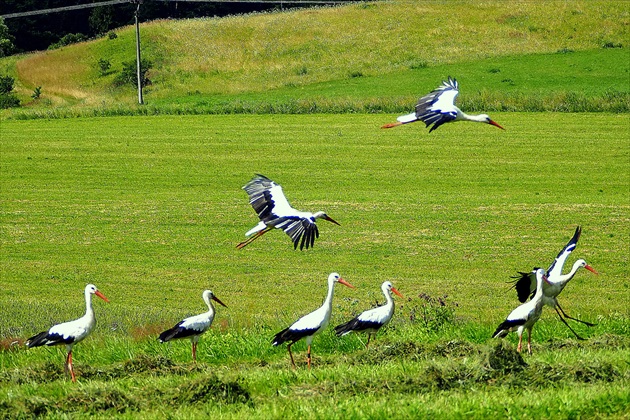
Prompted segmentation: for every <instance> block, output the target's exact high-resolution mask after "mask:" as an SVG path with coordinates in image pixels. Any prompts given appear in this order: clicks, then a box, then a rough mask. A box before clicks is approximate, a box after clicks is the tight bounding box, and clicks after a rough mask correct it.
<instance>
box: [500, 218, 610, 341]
mask: <svg viewBox="0 0 630 420" xmlns="http://www.w3.org/2000/svg"><path fill="white" fill-rule="evenodd" d="M581 234H582V228H581V227H580V226H578V227H577V228H576V229H575V233H574V234H573V237H572V238H571V239H570V240H569V242H568V243H567V244H566V245H565V247H564V248H562V250H561V251H560V252H559V253H558V255H557V256H556V259H555V260H554V261H553V263H551V266H549V268H548V269H547V277H548V281H546V282H545V283H544V284H543V303H544V304H545V305H547V306H550V307H552V308H554V309H555V310H556V313H557V314H558V317H559V318H560V321H562V322H563V323H564V325H566V326H567V327H568V328H569V330H571V332H572V333H573V335H575V337H576V338H577V339H578V340H584V338H582V337H580V336H579V335H578V334H577V333H576V332H575V331H574V330H573V328H571V326H570V325H569V323H568V322H567V321H566V320H565V318H569V319H572V320H574V321H577V322H581V323H582V324H585V325H588V326H589V327H592V326H594V325H595V324H593V323H590V322H586V321H582V320H581V319H577V318H573V317H571V316H569V315H567V314H566V313H565V312H564V310H563V309H562V307H561V306H560V304H559V303H558V295H559V294H560V292H562V290H564V288H565V286H566V285H567V284H568V283H569V281H570V280H571V279H572V278H573V277H574V276H575V274H576V273H577V271H578V270H579V269H580V268H582V267H584V268H586V269H587V270H588V271H590V272H591V273H593V274H596V275H597V274H599V273H598V272H597V271H596V270H595V269H594V268H593V267H591V266H590V265H588V264H587V263H586V261H585V260H583V259H579V260H577V261H575V262H574V263H573V267H571V271H569V272H568V273H567V274H562V268H563V267H564V264H565V262H566V261H567V258H568V257H569V255H570V254H571V252H573V250H574V249H575V248H576V247H577V243H578V240H579V239H580V235H581ZM535 272H536V268H534V270H533V271H532V272H529V273H524V272H519V275H518V276H515V277H514V278H515V279H517V280H516V281H515V282H514V286H512V287H514V288H515V289H516V293H517V295H518V300H519V301H520V302H525V301H526V300H527V297H528V296H530V295H531V296H533V295H534V291H535V290H536V289H535V288H536V275H535ZM563 315H564V317H563Z"/></svg>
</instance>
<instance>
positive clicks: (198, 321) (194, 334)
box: [158, 290, 227, 361]
mask: <svg viewBox="0 0 630 420" xmlns="http://www.w3.org/2000/svg"><path fill="white" fill-rule="evenodd" d="M201 296H202V298H203V301H204V302H206V305H208V312H204V313H202V314H199V315H195V316H191V317H188V318H186V319H184V320H182V321H179V322H178V323H177V324H175V326H174V327H173V328H170V329H168V330H166V331H164V332H162V333H161V334H160V336H159V337H158V340H159V341H160V343H166V342H167V341H170V340H177V339H181V338H190V341H191V343H192V358H193V361H197V342H198V341H199V337H201V334H203V333H205V332H206V331H208V329H209V328H210V326H211V325H212V321H213V320H214V306H212V301H213V300H214V301H215V302H217V303H218V304H219V305H221V306H224V307H226V308H227V306H226V305H225V304H224V303H223V302H221V301H220V300H219V298H218V297H216V296H215V295H214V293H212V291H210V290H204V291H203V293H202V294H201Z"/></svg>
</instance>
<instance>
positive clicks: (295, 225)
mask: <svg viewBox="0 0 630 420" xmlns="http://www.w3.org/2000/svg"><path fill="white" fill-rule="evenodd" d="M243 189H244V190H245V191H246V192H247V194H248V195H249V203H250V204H251V205H252V207H253V208H254V211H255V212H256V213H257V214H258V217H259V218H260V222H259V223H258V224H257V225H256V226H254V227H253V228H252V229H250V230H249V231H247V233H245V236H250V235H254V236H252V237H251V238H249V239H247V240H246V241H244V242H241V243H239V244H238V245H237V246H236V247H237V248H238V249H241V248H243V247H245V246H247V245H248V244H249V243H251V242H253V241H254V240H255V239H257V238H259V237H261V236H262V235H264V234H265V233H267V232H269V231H270V230H272V229H274V228H276V229H282V230H283V231H284V232H285V233H286V234H287V235H289V237H290V238H291V241H292V242H293V249H297V247H298V244H299V245H300V250H302V249H304V247H305V246H306V249H308V247H309V246H311V247H312V246H313V244H314V243H315V238H319V230H318V229H317V224H316V223H315V221H316V220H317V219H324V220H328V221H329V222H332V223H334V224H336V225H339V223H337V222H336V221H334V220H333V219H332V218H330V217H329V216H328V215H327V214H326V213H324V212H323V211H318V212H317V213H310V212H306V211H299V210H296V209H294V208H293V207H291V205H290V204H289V202H288V201H287V199H286V197H285V196H284V193H283V191H282V187H281V186H280V185H278V184H276V183H275V182H273V181H272V180H270V179H269V178H267V177H265V176H263V175H259V174H257V175H256V176H255V177H254V178H253V179H252V180H251V181H249V182H248V183H247V184H246V185H245V186H244V187H243ZM300 239H301V241H300Z"/></svg>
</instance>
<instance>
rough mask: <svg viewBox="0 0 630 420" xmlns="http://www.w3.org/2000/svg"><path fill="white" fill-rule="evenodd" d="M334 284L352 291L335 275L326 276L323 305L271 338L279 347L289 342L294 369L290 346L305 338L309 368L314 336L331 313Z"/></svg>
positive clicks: (289, 347) (327, 320)
mask: <svg viewBox="0 0 630 420" xmlns="http://www.w3.org/2000/svg"><path fill="white" fill-rule="evenodd" d="M336 283H341V284H343V285H344V286H348V287H350V288H352V289H354V286H352V285H351V284H350V283H348V282H347V281H345V280H344V279H342V278H341V276H340V275H339V274H337V273H331V274H330V275H329V276H328V295H327V296H326V300H325V301H324V304H323V305H322V306H321V307H320V308H319V309H317V310H315V311H313V312H311V313H310V314H308V315H304V316H303V317H301V318H300V319H298V320H297V321H295V322H294V323H293V324H292V325H291V326H290V327H289V328H285V329H284V330H282V331H280V332H279V333H278V334H276V335H275V336H274V337H273V340H272V344H273V345H274V346H279V345H280V344H282V343H285V342H289V345H288V346H287V350H289V356H291V363H292V364H293V367H295V360H293V353H291V346H292V345H293V344H295V343H296V342H297V341H299V340H301V339H303V338H305V339H306V345H307V346H308V350H307V353H306V360H307V363H308V368H309V369H310V368H311V343H312V342H313V337H314V336H315V334H318V333H320V332H322V331H323V330H324V329H325V328H326V326H328V322H329V321H330V313H331V312H332V299H333V290H334V288H335V284H336Z"/></svg>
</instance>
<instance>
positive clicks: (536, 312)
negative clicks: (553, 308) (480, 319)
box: [492, 268, 547, 354]
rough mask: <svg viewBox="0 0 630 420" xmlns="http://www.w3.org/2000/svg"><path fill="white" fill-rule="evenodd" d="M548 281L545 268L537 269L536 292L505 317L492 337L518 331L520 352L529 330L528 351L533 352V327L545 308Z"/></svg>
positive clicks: (518, 348) (518, 349)
mask: <svg viewBox="0 0 630 420" xmlns="http://www.w3.org/2000/svg"><path fill="white" fill-rule="evenodd" d="M546 282H547V276H546V275H545V270H543V269H542V268H539V269H538V270H536V293H535V294H534V297H533V298H532V300H530V301H529V302H526V303H523V304H522V305H520V306H519V307H518V308H516V309H514V310H513V311H512V312H510V314H509V315H508V316H507V318H505V321H503V322H502V323H501V324H500V325H499V326H498V327H497V329H496V331H495V332H494V334H492V338H495V337H501V338H502V337H505V336H506V335H508V334H509V333H510V332H511V331H516V332H517V334H518V347H517V348H516V350H517V351H518V352H519V353H520V351H521V349H522V347H523V331H524V330H527V351H528V353H529V354H532V328H534V324H535V323H536V321H538V319H539V318H540V314H541V313H542V308H543V301H542V297H543V283H546Z"/></svg>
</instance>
